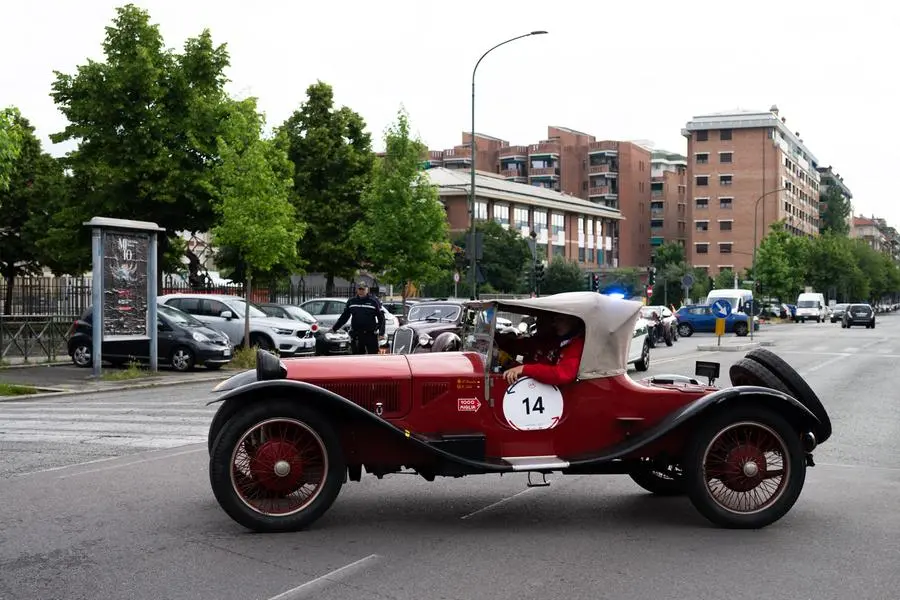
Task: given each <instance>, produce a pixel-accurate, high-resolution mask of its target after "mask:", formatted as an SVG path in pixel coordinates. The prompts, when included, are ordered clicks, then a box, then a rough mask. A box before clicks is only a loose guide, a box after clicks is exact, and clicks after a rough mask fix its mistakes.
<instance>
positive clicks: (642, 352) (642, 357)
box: [628, 318, 650, 371]
mask: <svg viewBox="0 0 900 600" xmlns="http://www.w3.org/2000/svg"><path fill="white" fill-rule="evenodd" d="M649 333H650V322H649V321H648V320H647V319H644V318H639V319H638V320H637V321H635V323H634V335H632V337H631V344H629V346H628V364H629V365H634V368H635V369H637V370H638V371H646V370H647V369H649V368H650V335H649Z"/></svg>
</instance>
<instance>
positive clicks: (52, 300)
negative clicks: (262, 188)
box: [0, 277, 356, 363]
mask: <svg viewBox="0 0 900 600" xmlns="http://www.w3.org/2000/svg"><path fill="white" fill-rule="evenodd" d="M92 289H93V286H92V280H91V278H90V277H63V278H58V277H22V278H16V279H15V280H14V281H13V288H12V295H11V296H8V294H7V284H6V282H5V281H0V361H2V362H4V363H22V362H42V361H51V362H52V361H55V360H59V359H65V358H66V357H67V356H68V349H67V346H66V338H67V332H68V331H69V328H70V327H71V325H72V323H73V322H74V321H75V319H77V318H78V317H79V316H81V315H82V314H84V312H85V311H86V310H87V309H88V308H90V306H91V302H92V296H91V294H92ZM178 293H192V294H227V295H231V296H241V297H243V296H244V290H243V287H242V286H240V285H220V286H204V287H200V288H197V287H191V286H190V285H187V284H186V283H184V282H183V281H181V280H173V279H169V278H166V279H163V282H162V287H161V288H160V289H159V295H163V294H178ZM355 293H356V292H355V290H354V289H353V288H352V287H347V286H339V287H335V288H334V290H333V293H332V296H333V297H337V298H349V297H351V296H352V295H353V294H355ZM250 294H251V295H250V297H251V299H252V300H253V301H254V302H278V303H282V304H299V303H301V302H305V301H307V300H311V299H314V298H321V297H323V296H325V287H311V286H306V285H305V284H304V283H303V282H300V284H299V285H292V284H291V282H290V281H285V282H279V283H277V284H274V285H271V284H270V285H258V286H253V288H252V290H251V292H250Z"/></svg>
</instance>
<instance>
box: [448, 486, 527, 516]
mask: <svg viewBox="0 0 900 600" xmlns="http://www.w3.org/2000/svg"><path fill="white" fill-rule="evenodd" d="M533 489H536V488H533V487H531V488H525V489H524V490H522V491H521V492H517V493H515V494H513V495H512V496H509V497H508V498H503V499H502V500H498V501H497V502H494V503H493V504H488V505H487V506H485V507H484V508H479V509H478V510H476V511H475V512H470V513H469V514H467V515H463V516H462V517H460V519H468V518H469V517H474V516H475V515H477V514H479V513H483V512H484V511H486V510H490V509H492V508H496V507H497V506H500V505H501V504H506V503H507V502H509V501H510V500H514V499H516V498H518V497H519V496H521V495H522V494H527V493H528V492H530V491H531V490H533Z"/></svg>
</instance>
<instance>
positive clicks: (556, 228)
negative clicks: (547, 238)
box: [551, 213, 566, 235]
mask: <svg viewBox="0 0 900 600" xmlns="http://www.w3.org/2000/svg"><path fill="white" fill-rule="evenodd" d="M551 219H552V220H553V227H551V231H552V233H553V235H556V234H557V233H559V232H560V231H565V229H566V217H565V216H564V215H561V214H559V213H553V216H552V217H551Z"/></svg>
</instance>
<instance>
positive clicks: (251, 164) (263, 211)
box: [212, 113, 306, 347]
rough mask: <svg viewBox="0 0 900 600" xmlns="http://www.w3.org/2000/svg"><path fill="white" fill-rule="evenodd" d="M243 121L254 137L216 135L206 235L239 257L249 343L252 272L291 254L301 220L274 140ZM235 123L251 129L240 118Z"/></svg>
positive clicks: (301, 230) (262, 270) (284, 159)
mask: <svg viewBox="0 0 900 600" xmlns="http://www.w3.org/2000/svg"><path fill="white" fill-rule="evenodd" d="M236 114H237V113H236ZM245 116H246V115H245ZM251 118H252V117H251ZM247 125H252V129H255V130H256V132H257V137H256V139H243V140H241V139H239V141H232V142H230V143H229V141H228V140H226V139H223V138H220V139H219V149H218V152H219V155H220V156H221V157H222V163H221V164H220V165H219V166H218V167H217V168H216V171H215V183H216V184H217V187H218V189H219V193H220V198H221V200H220V201H219V202H218V203H217V204H215V205H214V209H215V211H216V214H217V215H218V216H219V223H218V224H217V225H216V226H215V227H214V228H213V229H212V239H213V243H214V244H217V245H221V246H223V247H228V248H231V249H233V251H234V252H235V253H236V254H237V255H238V256H239V257H240V262H241V264H242V266H243V269H244V275H245V283H246V286H245V289H246V298H247V314H246V315H245V319H244V345H245V347H250V320H249V311H250V308H249V305H250V288H251V285H252V280H253V273H255V272H259V273H265V272H267V271H269V270H270V269H272V268H273V267H275V266H276V265H286V264H290V263H291V261H293V260H295V259H296V257H297V243H298V241H299V240H300V239H301V237H302V236H303V234H304V231H305V230H306V226H305V224H303V223H301V222H299V221H298V220H297V213H296V210H295V209H294V206H293V204H291V201H290V190H291V186H292V181H291V177H290V169H289V167H288V166H287V154H286V153H285V151H284V149H283V148H282V147H280V146H279V145H278V144H277V143H276V142H275V141H274V140H263V139H260V137H259V134H260V129H261V127H260V123H259V122H258V121H257V122H256V123H253V122H252V121H251V122H250V123H248V124H247ZM238 128H239V129H240V130H241V131H248V130H249V129H251V127H247V126H245V125H244V124H239V125H238Z"/></svg>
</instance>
